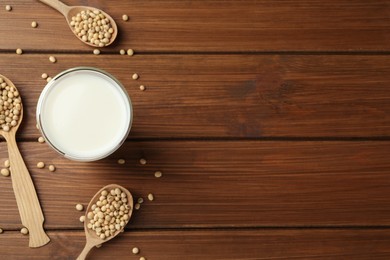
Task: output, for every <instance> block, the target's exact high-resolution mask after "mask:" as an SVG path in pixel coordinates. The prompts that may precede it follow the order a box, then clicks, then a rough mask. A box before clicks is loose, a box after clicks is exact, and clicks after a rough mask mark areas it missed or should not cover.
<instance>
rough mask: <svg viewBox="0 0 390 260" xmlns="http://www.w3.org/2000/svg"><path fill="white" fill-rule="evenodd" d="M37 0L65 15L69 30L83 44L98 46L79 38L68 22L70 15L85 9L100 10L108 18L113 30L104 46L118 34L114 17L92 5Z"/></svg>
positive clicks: (111, 41) (55, 0) (70, 18)
mask: <svg viewBox="0 0 390 260" xmlns="http://www.w3.org/2000/svg"><path fill="white" fill-rule="evenodd" d="M39 1H41V2H42V3H45V4H47V5H48V6H51V7H52V8H54V9H56V10H57V11H58V12H60V13H61V14H62V15H63V16H65V18H66V21H67V23H68V25H69V28H70V29H71V31H72V32H73V33H74V35H76V37H77V38H79V40H80V41H82V42H83V43H85V44H88V45H90V46H93V47H99V46H97V45H96V44H93V43H91V42H88V41H83V40H82V39H81V37H80V36H78V35H77V34H76V32H75V31H73V28H72V26H71V25H70V22H71V21H72V17H73V16H75V15H77V14H78V13H80V12H81V11H86V10H90V11H95V10H97V11H100V12H101V13H102V14H104V15H105V16H106V17H107V18H108V20H109V21H110V23H111V27H112V29H113V30H114V32H113V33H112V34H111V38H110V41H109V42H108V43H106V44H105V46H108V45H110V44H111V43H113V42H114V40H115V38H116V36H117V35H118V27H117V25H116V23H115V21H114V19H112V17H111V16H110V15H108V14H107V13H105V12H103V11H102V10H100V9H97V8H94V7H90V6H67V5H65V4H64V3H62V2H61V1H59V0H39Z"/></svg>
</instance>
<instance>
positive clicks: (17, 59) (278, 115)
mask: <svg viewBox="0 0 390 260" xmlns="http://www.w3.org/2000/svg"><path fill="white" fill-rule="evenodd" d="M49 55H50V54H46V55H42V54H25V55H22V56H19V55H16V54H14V55H11V54H4V55H2V60H3V61H4V62H5V64H13V66H3V67H2V69H1V71H2V73H3V74H4V75H6V76H7V77H9V78H10V79H11V80H12V81H13V82H14V84H15V85H16V86H17V87H18V89H19V90H20V92H21V95H22V97H23V102H24V104H25V106H26V107H27V109H26V113H27V114H28V116H27V117H26V118H25V122H24V124H23V125H22V127H23V129H22V130H21V131H19V135H20V137H23V138H29V139H30V140H31V139H32V138H34V139H36V138H38V136H39V132H38V131H37V130H36V128H35V124H36V123H35V111H36V109H35V108H36V103H37V100H38V97H39V95H40V92H41V91H42V89H43V88H44V86H45V85H46V81H45V80H43V79H42V78H41V74H42V73H43V72H45V73H48V74H49V75H50V76H52V77H54V76H55V75H56V74H58V73H59V72H61V71H63V70H65V69H69V68H72V67H77V66H92V67H98V68H101V69H104V70H106V71H108V72H109V73H111V74H113V75H114V76H116V77H117V78H118V79H119V80H120V81H121V82H123V84H124V86H125V87H126V89H127V91H128V93H129V95H130V97H131V99H132V102H133V106H134V123H133V128H132V132H131V134H130V136H129V138H175V137H180V138H184V137H190V138H199V137H209V138H211V137H213V138H221V137H228V138H236V137H240V138H242V137H250V138H258V137H373V136H376V137H389V136H390V97H389V96H388V91H389V90H388V86H389V84H390V61H389V59H388V57H387V56H380V55H368V56H367V55H357V56H350V55H308V56H305V55H304V56H302V55H292V56H291V55H271V56H268V55H265V56H262V55H136V56H134V57H129V56H120V55H119V54H118V55H99V56H96V55H93V54H92V53H91V54H89V55H82V56H80V55H77V54H58V55H55V56H56V57H57V63H54V64H52V63H51V62H49V59H48V57H49ZM32 64H33V65H32ZM133 73H137V74H139V76H140V78H139V79H138V80H133V79H131V77H132V75H133ZM20 75H28V76H26V77H20ZM141 84H142V85H145V87H146V88H147V90H146V91H144V92H142V91H140V90H139V86H140V85H141Z"/></svg>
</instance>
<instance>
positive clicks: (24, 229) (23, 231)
mask: <svg viewBox="0 0 390 260" xmlns="http://www.w3.org/2000/svg"><path fill="white" fill-rule="evenodd" d="M20 233H22V234H23V235H27V234H28V229H27V228H25V227H24V228H22V229H21V230H20Z"/></svg>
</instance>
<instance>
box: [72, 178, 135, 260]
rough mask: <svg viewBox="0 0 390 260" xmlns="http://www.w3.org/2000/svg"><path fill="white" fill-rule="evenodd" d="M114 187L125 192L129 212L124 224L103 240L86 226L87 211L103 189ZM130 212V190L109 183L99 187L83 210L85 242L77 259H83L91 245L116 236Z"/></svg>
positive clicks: (131, 211) (131, 200) (131, 197)
mask: <svg viewBox="0 0 390 260" xmlns="http://www.w3.org/2000/svg"><path fill="white" fill-rule="evenodd" d="M116 188H119V189H120V190H121V191H123V192H125V194H126V196H127V206H128V207H129V213H127V214H128V215H129V218H128V220H127V221H126V223H125V225H124V226H122V227H121V229H120V230H116V231H115V233H114V234H112V235H110V236H108V237H106V238H105V239H104V240H103V239H101V238H100V237H98V235H96V233H95V231H94V230H92V229H89V228H88V221H89V219H88V212H90V211H92V209H91V208H92V205H94V204H95V203H96V202H97V201H98V200H99V197H100V196H101V193H102V191H103V190H107V191H108V192H109V191H110V190H112V189H116ZM132 213H133V196H132V195H131V193H130V191H128V190H127V189H126V188H124V187H122V186H120V185H117V184H109V185H107V186H104V187H103V188H101V189H100V190H99V191H98V192H97V193H96V194H95V195H94V196H93V198H92V199H91V201H90V202H89V204H88V207H87V209H86V211H85V221H84V231H85V236H86V244H85V247H84V249H83V251H82V252H81V254H80V255H79V256H78V257H77V260H83V259H85V258H86V257H87V255H88V254H89V252H90V250H91V249H92V248H93V247H95V246H97V245H100V244H103V243H105V242H108V241H110V240H111V239H113V238H114V237H116V236H117V235H118V234H119V233H121V232H122V230H123V229H124V228H125V226H126V224H127V223H128V221H129V220H130V217H131V215H132Z"/></svg>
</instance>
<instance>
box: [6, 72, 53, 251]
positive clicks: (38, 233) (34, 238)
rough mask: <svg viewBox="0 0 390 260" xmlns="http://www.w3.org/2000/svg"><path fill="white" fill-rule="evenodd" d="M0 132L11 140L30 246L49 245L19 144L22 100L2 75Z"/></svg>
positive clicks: (17, 190) (18, 195)
mask: <svg viewBox="0 0 390 260" xmlns="http://www.w3.org/2000/svg"><path fill="white" fill-rule="evenodd" d="M0 93H2V97H6V98H4V99H3V98H1V99H0V135H2V136H3V137H4V138H5V140H6V141H7V146H8V155H9V161H10V168H11V172H12V173H11V178H12V187H13V190H14V193H15V197H16V203H17V205H18V209H19V214H20V218H21V220H22V224H23V225H24V226H25V227H26V228H27V229H28V230H29V234H30V241H29V246H30V247H40V246H43V245H45V244H47V243H48V242H49V241H50V238H49V237H48V236H47V235H46V233H45V230H44V229H43V222H44V217H43V213H42V209H41V205H40V204H39V200H38V196H37V193H36V191H35V187H34V184H33V182H32V180H31V176H30V173H29V172H28V169H27V167H26V164H25V163H24V161H23V158H22V156H21V154H20V152H19V149H18V146H17V144H16V137H15V136H16V131H18V128H19V125H20V123H21V122H22V118H23V105H22V99H21V97H20V95H19V92H18V90H17V89H16V87H15V85H14V84H13V83H12V82H11V81H10V80H9V79H8V78H6V77H4V76H3V75H0Z"/></svg>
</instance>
